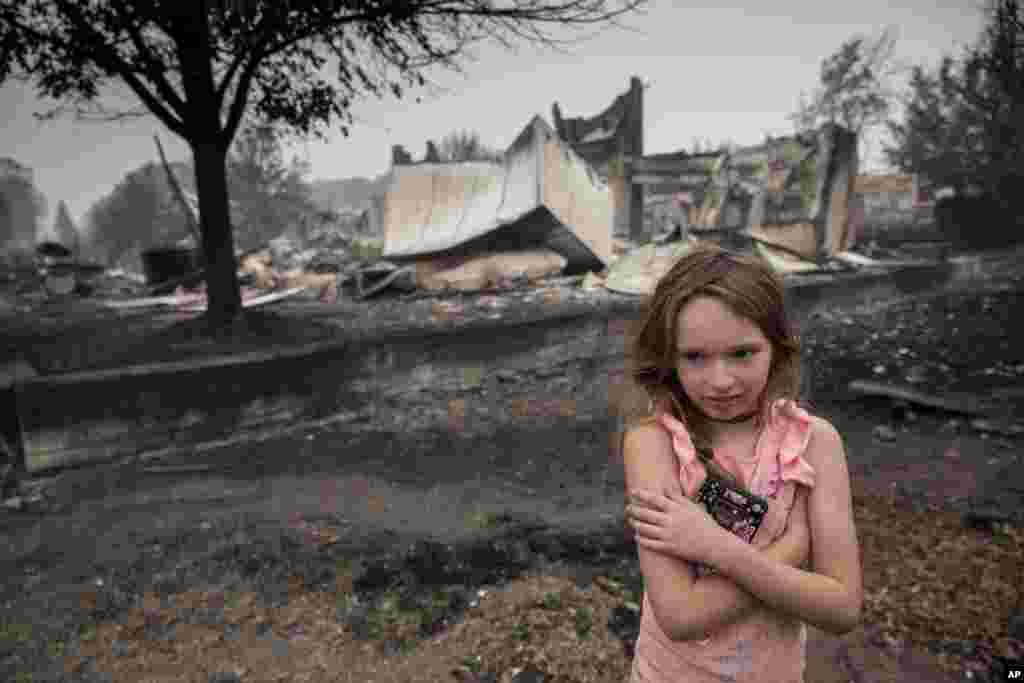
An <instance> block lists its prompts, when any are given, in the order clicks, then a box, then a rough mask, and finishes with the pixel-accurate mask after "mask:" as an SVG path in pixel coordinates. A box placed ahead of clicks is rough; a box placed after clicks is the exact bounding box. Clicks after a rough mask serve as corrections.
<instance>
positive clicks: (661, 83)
mask: <svg viewBox="0 0 1024 683" xmlns="http://www.w3.org/2000/svg"><path fill="white" fill-rule="evenodd" d="M728 4H729V6H722V5H721V4H719V5H717V6H715V7H702V6H699V3H693V2H686V1H685V0H679V1H676V2H673V1H671V0H652V2H651V3H650V6H649V7H648V8H647V9H646V10H645V11H644V13H643V14H637V15H634V16H632V17H629V18H627V19H625V22H626V24H627V25H628V26H629V27H631V28H632V29H634V30H633V31H626V30H621V29H616V28H609V29H606V30H605V31H603V32H601V33H599V34H598V35H597V36H595V37H592V38H589V39H586V40H584V41H581V42H578V43H576V44H573V45H571V46H569V47H567V48H566V49H567V50H568V51H569V52H570V54H561V53H558V52H554V51H551V50H549V49H545V50H539V49H538V48H537V47H535V46H532V45H528V44H522V45H521V46H520V47H519V49H518V52H516V53H510V52H508V51H507V50H506V49H504V48H502V47H501V46H499V45H481V46H479V47H478V48H477V49H476V60H475V61H473V62H471V63H468V64H466V66H465V75H460V74H458V73H455V72H451V71H446V72H435V73H434V76H433V80H434V81H435V82H437V83H438V84H439V85H441V86H443V87H444V89H445V90H446V91H447V92H445V93H444V94H440V95H433V94H430V93H428V92H426V91H423V92H421V93H419V94H422V95H423V96H424V97H423V102H422V103H421V104H416V103H415V101H414V98H413V97H409V98H407V99H406V100H402V101H396V100H394V99H385V100H377V99H372V98H371V99H367V100H366V101H365V102H362V103H360V104H358V105H357V106H356V108H355V109H354V111H353V113H354V115H355V116H356V123H355V125H354V126H353V127H352V130H351V132H350V136H349V137H348V138H345V137H343V136H342V135H341V134H340V132H339V133H337V134H332V137H331V139H330V141H329V142H327V143H319V142H315V141H310V142H308V143H304V144H300V145H298V146H297V147H296V148H295V149H294V151H295V153H297V154H298V155H300V156H302V157H304V158H306V159H307V160H308V161H309V162H310V164H311V169H312V173H311V179H316V178H344V177H352V176H366V177H372V176H375V175H377V174H380V173H383V172H385V171H386V170H387V168H388V166H389V163H390V150H391V145H393V144H402V145H405V146H406V148H407V149H408V150H409V151H410V152H411V153H412V154H413V157H414V158H417V159H418V158H421V157H422V155H423V152H424V149H425V145H426V141H427V140H428V139H435V140H439V139H440V138H442V137H444V136H445V135H446V134H448V133H449V132H452V131H453V130H457V129H470V130H475V131H477V132H479V134H480V136H481V139H482V141H483V142H484V143H485V144H488V145H490V146H493V147H496V148H499V149H504V148H505V147H506V146H507V145H509V144H511V142H512V141H513V139H514V138H515V136H516V135H517V134H518V133H519V131H520V130H521V129H522V128H523V126H525V125H526V123H527V122H528V121H529V120H530V118H531V117H533V116H534V115H535V114H540V115H542V116H543V117H544V118H545V119H546V120H548V121H549V122H550V120H551V105H552V103H553V102H554V101H558V103H559V106H560V107H561V109H562V113H563V115H564V116H567V117H572V116H590V115H594V114H596V113H598V112H599V111H600V110H602V109H604V108H605V107H606V106H608V104H610V103H611V101H612V99H613V98H614V97H616V96H617V95H619V94H620V93H622V92H624V91H625V90H626V89H627V88H628V85H629V77H630V76H631V75H637V76H640V77H641V78H642V79H644V81H645V82H647V83H649V84H650V87H649V88H648V89H647V91H646V92H645V94H644V109H645V111H644V119H645V121H644V126H645V141H644V147H645V149H644V151H645V153H656V152H668V151H675V150H678V149H680V148H681V147H687V148H689V147H690V146H691V145H692V142H693V140H694V138H700V139H701V140H703V139H704V138H709V139H710V140H711V141H712V142H714V143H719V142H722V141H724V140H726V139H732V140H733V141H735V142H736V143H738V144H740V145H745V144H756V143H757V142H759V141H760V140H761V139H762V137H763V135H764V134H765V133H772V134H775V135H782V134H787V133H788V132H790V130H791V128H790V124H789V122H788V121H787V118H786V117H787V115H789V114H790V113H791V112H792V111H793V110H794V109H795V107H796V104H797V102H798V99H799V96H800V92H801V91H802V90H803V91H810V90H811V89H812V88H814V86H815V85H816V83H817V78H818V73H819V67H820V63H821V60H822V59H824V58H825V57H827V56H828V55H830V54H832V53H833V52H834V51H835V50H836V49H837V48H838V47H839V45H840V44H841V43H842V42H843V41H844V40H846V39H847V38H849V37H851V36H852V35H854V34H867V35H869V36H875V35H877V34H878V33H879V32H880V31H881V30H882V29H884V28H886V27H887V26H891V27H893V28H894V29H895V31H896V35H897V43H896V48H895V58H896V60H897V61H898V62H899V63H901V64H903V65H905V66H909V65H913V64H925V65H928V66H929V67H931V66H933V65H935V64H937V63H938V60H939V59H940V58H941V56H942V55H944V54H951V55H959V54H960V50H961V49H962V48H963V47H964V46H966V45H969V44H971V43H973V42H974V41H975V39H976V38H977V36H978V34H979V32H980V30H981V28H982V25H983V19H982V16H981V12H980V10H979V9H978V5H977V2H976V0H857V1H856V2H849V1H843V2H838V1H836V0H813V1H812V0H773V1H772V2H764V1H763V0H739V1H737V0H733V2H731V3H728ZM563 35H567V34H563ZM123 101H124V102H126V104H128V106H132V107H134V106H136V104H137V103H136V102H135V101H133V100H123ZM48 105H49V103H47V102H44V101H40V100H38V99H37V98H36V96H35V93H34V91H33V90H31V89H30V88H29V87H27V86H25V85H23V84H21V83H17V82H13V81H9V82H8V83H6V84H4V85H3V86H2V87H0V120H3V121H4V122H5V125H4V127H3V129H2V130H0V156H9V157H13V158H14V159H16V160H18V161H19V162H21V163H23V164H26V165H28V166H30V167H32V168H33V170H34V171H35V179H36V184H37V186H38V187H39V188H40V190H41V191H42V192H43V193H44V194H45V195H46V198H47V200H48V202H49V208H50V214H49V216H48V217H47V218H46V219H45V220H44V229H48V228H49V225H50V224H51V223H52V221H53V217H54V215H55V210H56V205H57V202H58V201H60V200H64V201H65V202H67V204H68V208H69V209H70V211H71V215H72V217H73V218H74V219H75V220H76V221H79V220H81V219H82V217H83V216H84V215H85V212H86V211H87V209H88V208H89V206H90V205H91V204H92V203H93V202H95V201H96V200H97V199H99V198H100V197H101V196H103V195H105V194H107V193H109V192H110V191H111V189H112V188H113V187H114V186H115V185H116V184H117V183H118V182H119V181H120V180H121V178H122V177H123V176H124V174H125V173H127V172H128V171H130V170H133V169H135V168H137V167H139V166H141V165H142V164H144V163H146V162H149V161H155V160H157V158H158V157H157V152H156V148H155V145H154V143H153V134H154V133H159V134H160V137H161V140H162V142H163V144H164V147H165V149H166V150H167V154H168V156H169V157H170V159H172V160H174V159H182V158H186V157H187V155H188V149H187V147H186V146H185V144H184V142H182V141H181V140H180V139H178V138H177V137H176V136H174V134H173V133H170V132H169V131H167V130H166V129H164V128H163V127H162V126H161V125H160V124H159V122H158V121H157V120H156V119H155V118H153V117H148V118H145V119H139V120H135V121H132V122H130V123H128V122H123V123H97V122H79V121H75V120H74V119H72V118H70V117H65V118H63V119H60V120H58V121H54V122H37V121H36V120H35V119H34V118H33V116H32V113H33V112H38V111H43V110H44V109H46V108H47V107H48ZM875 147H877V145H875Z"/></svg>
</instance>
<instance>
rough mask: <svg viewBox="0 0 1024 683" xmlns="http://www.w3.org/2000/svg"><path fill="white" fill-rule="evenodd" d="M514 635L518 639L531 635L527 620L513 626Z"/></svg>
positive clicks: (524, 638)
mask: <svg viewBox="0 0 1024 683" xmlns="http://www.w3.org/2000/svg"><path fill="white" fill-rule="evenodd" d="M512 637H513V638H515V639H516V640H526V639H527V638H529V637H530V627H529V626H527V625H526V622H523V621H520V622H519V623H518V624H516V625H515V626H513V627H512Z"/></svg>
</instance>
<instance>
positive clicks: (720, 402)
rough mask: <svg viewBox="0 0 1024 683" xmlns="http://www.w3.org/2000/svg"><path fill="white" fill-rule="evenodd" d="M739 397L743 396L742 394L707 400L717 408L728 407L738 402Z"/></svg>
mask: <svg viewBox="0 0 1024 683" xmlns="http://www.w3.org/2000/svg"><path fill="white" fill-rule="evenodd" d="M741 398H743V397H742V396H731V397H728V398H725V399H721V398H709V399H708V402H709V403H711V405H713V406H715V407H717V408H729V407H732V406H734V405H735V404H736V403H738V402H739V400H740V399H741Z"/></svg>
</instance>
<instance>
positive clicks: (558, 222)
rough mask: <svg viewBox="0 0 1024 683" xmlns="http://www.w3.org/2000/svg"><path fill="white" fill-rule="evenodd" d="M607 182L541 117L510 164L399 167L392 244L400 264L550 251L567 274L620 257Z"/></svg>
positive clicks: (388, 228) (387, 215) (509, 155)
mask: <svg viewBox="0 0 1024 683" xmlns="http://www.w3.org/2000/svg"><path fill="white" fill-rule="evenodd" d="M611 233H612V200H611V193H610V191H609V189H608V186H607V184H606V183H605V182H604V180H602V179H601V178H600V177H599V176H598V174H597V173H596V172H595V171H594V170H593V169H592V168H591V167H590V166H589V164H587V162H586V161H584V160H583V159H582V158H581V157H580V156H579V155H578V154H576V152H574V151H573V150H572V148H571V147H569V145H568V144H566V143H565V142H564V141H562V140H561V139H559V137H558V136H557V134H556V133H555V131H554V130H553V129H552V128H551V126H549V125H548V124H547V123H546V122H545V121H544V120H543V119H542V118H541V117H540V116H535V117H534V118H533V120H532V121H530V123H529V124H527V126H526V127H525V128H524V129H523V131H522V133H520V134H519V136H518V137H517V138H516V140H515V142H513V143H512V145H511V146H510V147H509V148H508V150H507V151H506V153H505V159H504V162H502V163H492V162H462V163H449V164H430V163H423V164H413V165H397V166H395V167H394V168H393V170H392V178H391V184H390V186H389V188H388V192H387V195H386V197H385V202H384V251H383V254H382V256H383V257H384V258H386V259H391V260H394V261H396V262H397V261H403V260H413V259H423V258H424V257H442V256H459V255H466V254H474V253H477V254H478V253H481V252H483V253H499V252H508V251H524V250H537V249H546V250H550V251H553V252H555V253H557V254H559V255H561V256H562V257H564V258H565V260H566V268H565V272H566V273H567V274H569V275H574V274H578V273H583V272H586V271H597V272H599V271H601V270H604V268H605V267H606V265H607V264H608V263H609V261H610V259H611V256H612V235H611Z"/></svg>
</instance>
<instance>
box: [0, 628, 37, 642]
mask: <svg viewBox="0 0 1024 683" xmlns="http://www.w3.org/2000/svg"><path fill="white" fill-rule="evenodd" d="M31 637H32V626H30V625H29V624H2V625H0V640H18V641H26V640H28V639H29V638H31Z"/></svg>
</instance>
